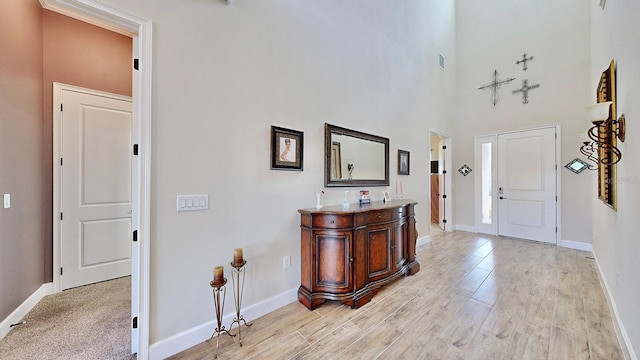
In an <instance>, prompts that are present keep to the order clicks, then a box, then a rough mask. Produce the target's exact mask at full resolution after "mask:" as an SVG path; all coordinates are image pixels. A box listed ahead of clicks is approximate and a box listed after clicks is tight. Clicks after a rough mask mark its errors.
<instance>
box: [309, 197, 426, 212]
mask: <svg viewBox="0 0 640 360" xmlns="http://www.w3.org/2000/svg"><path fill="white" fill-rule="evenodd" d="M416 204H417V202H415V201H413V200H410V199H404V200H392V201H387V202H384V201H372V202H371V204H368V205H362V206H361V205H360V204H358V203H352V204H349V208H348V209H344V208H343V207H342V205H332V206H323V207H322V208H320V209H316V208H307V209H299V210H298V212H299V213H301V214H354V213H360V212H367V211H371V210H382V209H395V208H399V207H402V206H406V205H416Z"/></svg>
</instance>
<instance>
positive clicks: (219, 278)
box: [213, 266, 224, 284]
mask: <svg viewBox="0 0 640 360" xmlns="http://www.w3.org/2000/svg"><path fill="white" fill-rule="evenodd" d="M223 281H224V268H223V267H222V266H216V267H214V268H213V282H214V283H215V284H220V283H222V282H223Z"/></svg>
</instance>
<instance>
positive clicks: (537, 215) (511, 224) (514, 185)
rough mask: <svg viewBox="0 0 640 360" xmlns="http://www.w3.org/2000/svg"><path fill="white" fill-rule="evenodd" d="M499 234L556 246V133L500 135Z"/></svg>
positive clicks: (548, 130) (547, 130) (548, 131)
mask: <svg viewBox="0 0 640 360" xmlns="http://www.w3.org/2000/svg"><path fill="white" fill-rule="evenodd" d="M497 185H498V194H497V197H498V208H499V221H498V234H499V235H504V236H511V237H516V238H522V239H529V240H536V241H543V242H548V243H554V244H555V243H556V226H557V224H556V201H557V199H556V194H557V192H556V129H555V128H544V129H537V130H527V131H521V132H514V133H508V134H501V135H498V184H497Z"/></svg>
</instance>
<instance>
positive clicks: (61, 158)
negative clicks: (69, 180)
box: [60, 158, 62, 166]
mask: <svg viewBox="0 0 640 360" xmlns="http://www.w3.org/2000/svg"><path fill="white" fill-rule="evenodd" d="M60 166H62V158H60Z"/></svg>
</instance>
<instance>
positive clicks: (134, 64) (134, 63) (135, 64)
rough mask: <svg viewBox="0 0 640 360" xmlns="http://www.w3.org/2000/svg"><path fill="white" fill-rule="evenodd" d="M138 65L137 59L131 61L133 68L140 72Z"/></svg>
mask: <svg viewBox="0 0 640 360" xmlns="http://www.w3.org/2000/svg"><path fill="white" fill-rule="evenodd" d="M139 63H140V62H139V61H138V59H133V68H134V69H136V70H140V69H139V66H138V65H139Z"/></svg>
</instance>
